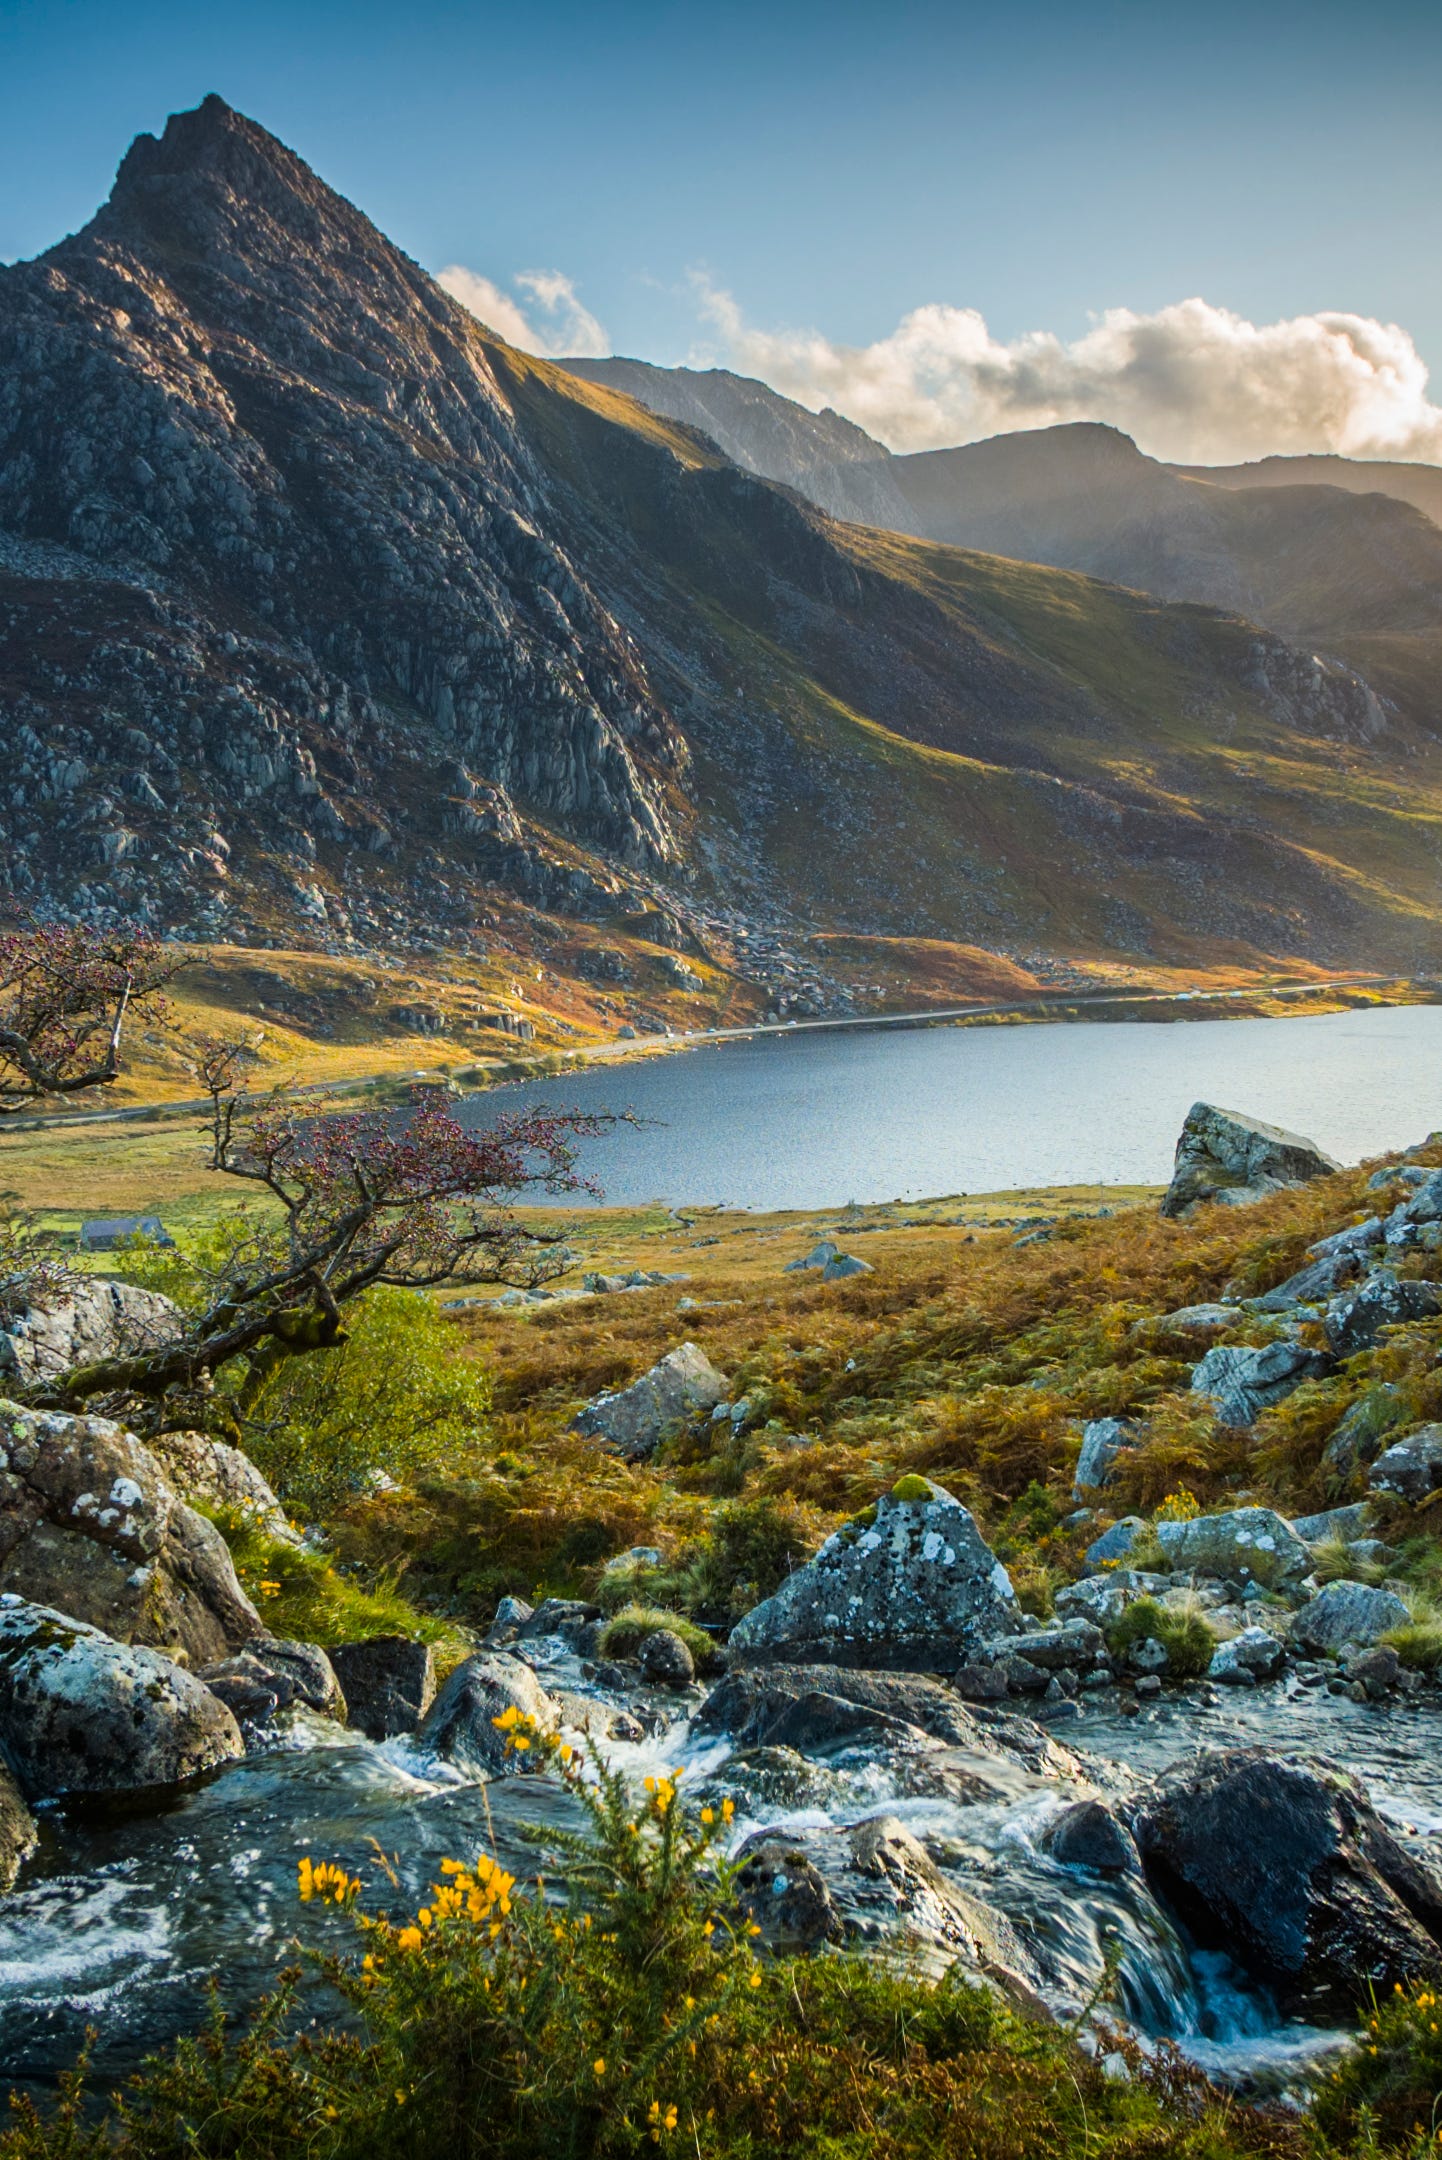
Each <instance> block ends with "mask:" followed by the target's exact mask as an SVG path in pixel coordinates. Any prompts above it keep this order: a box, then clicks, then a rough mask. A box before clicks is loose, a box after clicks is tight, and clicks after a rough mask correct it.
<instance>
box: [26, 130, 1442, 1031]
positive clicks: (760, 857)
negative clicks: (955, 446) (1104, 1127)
mask: <svg viewBox="0 0 1442 2160" xmlns="http://www.w3.org/2000/svg"><path fill="white" fill-rule="evenodd" d="M0 364H3V365H0V708H3V710H4V713H5V716H6V719H7V722H8V726H9V739H10V743H11V751H10V758H9V767H8V772H7V775H6V782H7V784H6V785H5V786H4V787H3V788H0V835H3V838H4V842H5V845H4V848H3V851H0V874H3V876H4V878H6V879H8V881H9V896H10V905H11V907H12V908H14V907H25V906H39V907H41V908H42V909H47V908H48V909H55V908H60V909H72V910H73V909H76V908H79V909H81V910H82V911H88V912H90V913H92V914H96V915H98V916H100V917H102V918H104V917H105V916H106V915H107V914H115V913H119V912H124V913H127V914H140V915H142V916H143V917H144V918H145V919H147V920H150V921H152V922H153V923H154V924H155V925H156V926H157V927H158V928H161V929H164V930H168V931H172V932H174V933H176V934H186V935H193V936H204V937H215V938H221V937H224V938H227V939H230V940H231V941H233V942H237V943H240V944H247V943H248V944H252V945H253V944H275V943H280V942H294V941H297V940H299V941H301V942H305V941H309V942H311V943H312V944H316V945H319V946H321V947H323V948H328V949H332V950H336V951H343V952H344V951H362V950H365V949H368V948H380V947H385V948H386V949H392V950H395V951H404V950H406V949H408V947H415V946H418V945H419V946H420V947H421V948H422V949H423V946H424V943H425V942H426V941H433V940H437V939H439V940H441V941H442V942H445V943H451V944H455V945H456V946H457V947H464V946H465V945H466V943H467V941H471V942H472V943H474V942H475V941H477V940H479V942H480V943H481V944H485V943H486V942H487V940H497V939H499V940H501V941H502V942H503V943H504V941H505V940H507V939H509V940H511V941H512V944H511V945H507V946H506V949H508V950H510V949H514V950H515V951H516V952H517V953H518V955H522V954H530V955H531V956H532V957H535V956H540V955H544V954H554V955H559V956H560V957H559V958H558V959H557V961H556V963H555V964H559V965H564V966H565V967H566V968H570V967H571V966H572V965H573V964H574V965H575V966H576V967H580V966H581V964H582V962H583V961H584V963H585V965H586V966H588V967H595V968H601V969H603V970H604V969H612V968H618V969H619V970H620V972H619V974H616V975H615V976H614V977H613V979H614V980H616V981H617V983H618V984H619V985H620V986H621V987H620V988H619V989H618V991H617V994H616V997H615V998H614V1000H613V1001H612V1010H613V1014H614V1016H615V1017H617V1018H619V1017H624V1016H627V1015H630V1016H632V1017H636V1016H638V1015H639V1014H640V1013H641V1012H643V1011H645V1010H646V1009H647V1000H648V997H649V993H648V992H646V991H645V989H644V984H643V983H642V982H641V980H640V977H639V976H638V973H637V971H638V970H642V971H643V972H644V969H648V968H649V969H653V970H654V969H657V968H662V961H661V960H660V959H658V958H657V956H656V955H655V953H654V950H653V948H654V947H655V945H656V944H657V943H658V942H659V944H660V945H661V947H662V948H663V951H664V950H665V949H669V952H670V953H671V955H672V956H673V958H672V959H669V960H665V962H664V968H663V969H662V972H663V973H664V969H670V970H671V976H672V978H674V979H676V980H680V979H682V977H681V976H680V975H678V974H677V973H676V971H677V970H678V969H679V970H682V971H683V973H684V969H685V967H686V966H687V965H688V964H689V963H685V962H683V961H682V960H681V959H680V958H679V957H674V956H678V955H681V954H684V953H688V952H689V953H693V954H701V955H706V956H708V958H707V959H705V960H703V961H701V962H699V963H698V964H700V965H701V966H702V968H703V972H704V970H705V969H706V968H707V967H709V968H710V969H711V970H712V973H711V974H710V975H708V976H707V980H708V982H710V983H712V985H713V987H714V989H715V994H716V995H717V996H718V997H724V996H725V995H729V994H730V993H729V992H728V991H727V989H726V985H727V984H728V983H729V984H732V985H740V986H746V985H750V986H752V988H753V989H754V990H755V991H756V993H757V994H758V995H760V996H761V997H762V998H763V999H765V998H767V997H770V998H772V999H773V1000H774V999H775V998H777V997H791V996H793V995H794V994H796V991H797V986H798V985H800V986H801V988H802V989H804V990H805V993H806V995H807V996H808V997H813V998H819V999H820V1000H821V1002H823V1003H825V1002H827V1000H828V999H829V998H831V997H832V995H833V994H834V993H835V990H836V986H835V985H834V984H832V985H828V982H827V980H826V979H825V973H824V970H823V969H821V968H820V966H819V963H818V962H816V961H815V959H814V958H812V959H809V960H807V961H806V962H805V964H804V966H803V964H802V962H801V960H800V959H799V958H798V957H797V955H798V952H799V950H800V948H801V947H802V946H803V945H806V944H807V943H808V941H810V950H811V951H812V953H813V955H814V953H815V952H816V951H818V950H820V949H822V948H821V947H818V946H817V945H816V943H815V940H816V939H817V938H818V937H819V938H821V939H822V940H823V943H824V939H825V937H826V936H829V935H832V934H834V933H845V934H846V935H848V936H860V937H862V938H865V939H871V940H874V941H875V942H876V946H877V950H878V953H879V954H883V958H880V959H879V960H878V966H879V967H882V968H883V970H884V950H885V949H887V948H889V947H891V948H897V949H899V946H900V944H902V943H904V942H905V941H907V940H910V941H913V942H914V941H916V940H918V939H923V940H926V939H930V940H938V939H939V940H942V941H948V940H949V941H953V942H955V943H957V944H967V945H976V946H982V947H985V948H986V949H987V950H990V951H995V952H1000V953H1004V954H1009V955H1011V956H1013V957H1015V958H1017V959H1018V960H1019V961H1021V962H1023V963H1024V964H1030V961H1031V960H1032V959H1037V960H1041V959H1045V958H1047V957H1048V956H1052V957H1056V956H1060V957H1063V958H1066V957H1069V956H1070V957H1075V956H1078V955H1088V954H1091V955H1096V954H1107V953H1114V954H1131V955H1137V954H1140V955H1154V956H1155V955H1158V954H1162V953H1169V954H1180V955H1188V954H1195V953H1197V952H1198V951H1200V950H1201V949H1202V948H1203V947H1206V948H1207V949H1209V950H1213V951H1216V950H1221V949H1222V948H1225V949H1227V950H1228V951H1233V950H1234V951H1236V952H1238V953H1243V952H1245V953H1250V954H1252V955H1285V956H1288V957H1308V958H1309V959H1310V960H1311V961H1312V962H1313V963H1315V964H1338V965H1349V964H1350V965H1357V964H1359V963H1360V962H1361V961H1363V960H1365V961H1366V962H1367V963H1369V964H1370V963H1371V962H1372V961H1373V960H1374V959H1377V958H1378V957H1379V956H1380V957H1381V958H1382V959H1384V960H1385V961H1386V963H1387V964H1399V963H1400V962H1401V961H1402V960H1404V959H1405V962H1406V964H1407V965H1409V966H1410V965H1412V964H1413V963H1415V962H1420V961H1421V960H1423V959H1426V958H1427V957H1428V956H1429V955H1430V954H1431V953H1432V952H1434V951H1438V952H1439V954H1442V943H1439V940H1438V932H1437V921H1436V908H1435V853H1434V846H1435V842H1434V832H1435V830H1436V819H1437V815H1438V813H1437V804H1436V800H1435V799H1434V796H1433V794H1432V792H1430V791H1431V790H1432V789H1433V787H1434V784H1435V779H1436V775H1435V774H1434V772H1433V768H1432V765H1431V764H1430V763H1429V762H1428V760H1429V759H1430V756H1431V752H1430V750H1429V749H1428V747H1427V745H1426V744H1423V743H1419V742H1417V741H1414V740H1413V738H1412V737H1411V736H1410V735H1409V733H1408V731H1407V730H1406V728H1405V727H1403V728H1401V729H1400V730H1399V728H1398V726H1397V724H1396V723H1395V721H1394V720H1393V719H1392V718H1390V717H1389V716H1388V715H1387V714H1386V713H1385V712H1383V711H1382V710H1381V708H1379V706H1378V703H1377V700H1376V699H1375V697H1374V696H1373V695H1372V693H1371V691H1370V689H1369V688H1368V685H1367V682H1366V681H1365V680H1364V679H1363V678H1362V677H1360V676H1359V675H1358V674H1357V673H1356V671H1355V670H1353V669H1352V668H1350V667H1348V666H1345V665H1340V664H1336V663H1334V662H1332V661H1329V660H1327V659H1325V658H1322V659H1318V658H1317V657H1316V656H1315V655H1314V654H1312V653H1311V652H1308V651H1304V650H1298V649H1296V648H1294V647H1291V646H1289V645H1288V644H1287V643H1286V642H1285V641H1284V640H1282V639H1279V638H1277V637H1276V636H1274V635H1271V634H1269V633H1267V632H1266V631H1265V630H1261V629H1258V628H1257V627H1256V626H1255V625H1253V624H1250V623H1248V622H1246V621H1243V620H1240V619H1236V618H1232V617H1227V616H1224V615H1219V614H1217V613H1216V612H1215V611H1211V610H1208V609H1205V608H1195V607H1187V606H1174V605H1168V604H1166V603H1162V602H1156V601H1150V600H1147V599H1146V598H1145V597H1144V596H1141V595H1138V594H1137V593H1135V592H1131V593H1128V592H1125V591H1120V590H1117V589H1116V588H1114V587H1110V586H1106V585H1100V584H1096V583H1094V582H1091V581H1088V580H1087V579H1086V578H1084V577H1078V576H1076V575H1074V574H1073V573H1070V572H1065V571H1053V570H1046V569H1042V568H1037V567H1035V566H1029V565H1017V564H1015V563H1008V562H1005V561H1003V560H1001V559H1000V558H998V557H997V556H996V555H994V554H977V553H974V552H968V551H964V550H958V549H955V548H949V547H946V546H940V545H937V544H935V543H932V542H924V541H919V540H915V539H907V538H905V537H901V536H898V535H895V534H893V533H889V532H884V531H877V530H874V529H871V528H866V527H862V526H857V525H849V524H839V523H836V522H835V521H833V520H832V519H831V518H829V517H828V516H827V515H825V514H824V513H823V512H822V511H820V510H818V509H817V508H815V507H813V506H811V505H810V504H808V503H807V502H806V501H805V500H803V498H802V496H801V494H800V493H799V492H792V491H788V490H787V489H786V488H784V487H778V486H776V485H773V484H772V483H770V482H768V481H766V480H763V479H760V478H758V477H756V476H755V475H753V474H751V473H748V472H746V471H743V470H742V469H740V468H739V467H738V466H737V465H736V464H735V463H733V462H731V461H729V460H728V459H727V458H726V456H725V455H724V453H723V452H722V450H721V449H719V448H718V447H716V445H715V444H714V442H713V441H712V440H711V439H709V438H708V437H707V436H706V435H705V434H703V433H701V432H699V431H698V430H697V429H696V428H695V427H693V426H691V425H689V424H683V423H682V422H680V421H677V420H674V419H670V418H667V417H665V416H664V415H658V414H656V413H654V412H652V411H650V410H648V409H647V408H646V407H644V406H642V405H641V404H638V403H637V402H636V401H635V400H634V399H633V398H631V397H629V396H627V395H625V394H623V393H622V392H620V391H618V390H616V389H614V388H609V387H607V386H606V385H605V383H604V382H600V381H595V380H582V379H581V378H579V377H578V376H576V375H574V374H571V373H568V372H567V371H566V370H565V369H564V368H562V367H560V366H557V365H555V364H553V363H550V362H547V361H543V360H539V359H535V358H533V357H532V356H529V355H526V354H522V353H519V352H517V351H516V350H515V349H514V348H512V347H509V346H507V345H505V344H504V342H503V341H501V340H500V339H498V338H497V337H495V335H494V334H493V333H491V332H489V331H488V330H487V329H486V328H485V327H484V326H483V325H481V324H479V323H477V322H475V321H474V319H473V318H472V317H471V316H470V315H468V314H467V312H466V311H465V310H464V309H463V308H462V307H461V306H460V305H459V303H457V302H455V301H454V300H452V299H451V298H450V297H449V296H448V295H446V294H444V293H443V292H441V290H440V289H439V288H438V287H437V286H436V285H435V284H434V283H433V281H432V280H430V279H429V278H428V277H427V276H426V273H425V272H424V271H422V270H421V269H420V268H419V267H418V266H417V265H415V264H414V263H412V262H410V261H409V259H408V258H406V257H405V256H403V255H402V254H401V253H400V251H399V250H397V249H395V248H393V247H392V246H391V244H390V243H389V242H388V241H386V240H385V238H384V236H383V235H381V234H380V233H379V232H378V231H377V230H376V228H375V227H374V226H373V225H371V224H370V222H369V221H368V220H366V219H365V218H364V217H363V215H362V213H360V212H359V211H357V210H355V209H354V207H353V206H351V205H349V204H346V203H344V202H343V200H342V199H341V198H340V197H338V196H336V195H335V194H334V193H333V192H332V191H331V190H330V189H328V188H327V187H326V186H325V184H324V182H322V181H321V180H319V179H318V178H317V177H316V176H315V175H314V174H312V173H311V172H310V171H309V168H308V167H306V166H304V165H303V164H302V162H301V161H300V160H299V159H298V158H296V157H295V156H294V154H293V153H291V152H289V151H287V150H285V148H284V146H283V145H280V144H277V143H276V142H275V141H274V139H273V138H271V137H270V136H268V135H267V134H266V133H265V131H264V130H263V129H260V128H258V127H257V126H256V125H255V123H253V122H250V121H247V120H245V119H244V118H243V116H240V115H237V114H235V113H233V112H232V111H231V110H230V108H229V107H227V106H225V105H224V104H223V102H222V101H220V100H218V99H216V100H208V101H207V102H206V104H205V105H204V106H202V107H201V108H199V109H198V110H197V111H196V112H193V113H191V114H188V115H180V116H177V117H176V118H174V119H172V121H171V122H170V124H169V125H168V126H167V128H166V130H165V131H164V133H163V134H162V135H161V136H160V137H158V138H156V137H142V138H140V140H139V142H138V143H137V145H136V146H135V147H134V148H132V150H131V151H130V152H129V153H128V154H127V157H126V159H125V160H124V162H123V164H122V168H121V178H120V180H119V182H118V183H117V188H116V191H115V193H114V194H113V195H112V197H111V199H110V202H109V203H108V204H107V206H105V207H104V208H103V209H102V210H101V211H100V212H99V213H98V214H97V217H96V218H95V219H94V220H92V221H91V223H90V225H88V226H87V227H85V228H84V229H83V230H82V231H81V232H80V233H77V234H75V235H72V236H71V237H70V238H69V239H67V240H64V241H62V242H60V243H59V244H58V245H57V246H56V247H55V248H53V249H51V250H49V251H48V252H47V253H46V254H45V255H44V256H42V257H40V258H38V259H37V260H36V261H35V262H33V263H29V264H17V265H14V266H11V267H10V268H8V269H4V270H0ZM848 439H849V438H848ZM1175 484H1176V485H1179V486H1180V485H1182V484H1183V483H1181V482H1177V483H1175ZM3 890H4V888H3V886H0V892H3ZM640 921H644V922H645V923H647V924H648V925H649V929H648V932H647V935H646V937H645V938H644V939H643V941H642V942H643V947H644V950H643V951H641V952H639V953H638V952H637V951H635V950H633V948H632V946H631V945H630V944H628V942H627V940H628V939H629V938H630V937H631V935H632V933H631V931H630V930H628V928H627V925H628V924H634V923H636V922H640ZM648 953H649V954H650V957H647V954H648ZM608 955H609V957H607V956H608ZM808 985H809V987H808ZM788 986H789V987H788ZM708 994H710V993H708ZM747 994H750V993H749V991H748V993H747ZM650 1009H651V1010H652V1011H653V1012H654V1009H655V1006H654V1000H653V1001H652V1002H651V1006H650Z"/></svg>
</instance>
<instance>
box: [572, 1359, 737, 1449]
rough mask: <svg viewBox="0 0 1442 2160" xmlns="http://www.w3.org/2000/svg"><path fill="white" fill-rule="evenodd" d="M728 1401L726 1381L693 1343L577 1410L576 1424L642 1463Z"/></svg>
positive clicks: (576, 1427)
mask: <svg viewBox="0 0 1442 2160" xmlns="http://www.w3.org/2000/svg"><path fill="white" fill-rule="evenodd" d="M725 1399H726V1382H725V1380H723V1378H722V1377H721V1375H720V1373H719V1372H717V1370H716V1368H715V1366H714V1365H713V1364H712V1363H711V1360H710V1358H708V1357H707V1355H706V1353H705V1351H704V1350H701V1349H699V1348H698V1347H697V1345H696V1344H695V1343H691V1342H687V1343H681V1344H680V1345H679V1347H678V1348H676V1349H675V1350H668V1351H667V1353H666V1355H665V1357H663V1358H662V1359H661V1360H660V1362H659V1363H658V1364H656V1365H653V1366H652V1367H651V1370H650V1371H649V1372H648V1373H643V1374H642V1375H641V1378H640V1379H639V1380H633V1381H632V1383H631V1385H630V1387H627V1388H620V1389H618V1390H617V1391H616V1392H615V1393H614V1394H610V1395H598V1396H597V1397H596V1398H595V1400H594V1401H593V1402H589V1403H587V1404H586V1406H585V1408H584V1409H583V1410H578V1411H577V1413H576V1416H575V1418H574V1420H573V1423H574V1425H575V1429H576V1431H577V1432H579V1433H584V1434H586V1435H587V1437H588V1438H590V1439H595V1440H602V1441H604V1442H605V1444H606V1446H607V1447H611V1448H614V1449H615V1450H616V1452H617V1454H618V1455H620V1456H622V1457H623V1458H624V1459H625V1460H626V1461H627V1462H640V1461H642V1460H643V1459H644V1458H645V1457H646V1456H648V1455H653V1454H654V1453H655V1451H656V1449H657V1448H658V1447H659V1446H660V1444H661V1442H662V1441H663V1440H664V1439H666V1438H668V1437H669V1436H670V1435H671V1434H672V1433H675V1432H678V1431H679V1430H680V1429H681V1427H682V1426H683V1425H686V1424H688V1423H689V1422H690V1420H691V1419H692V1418H693V1417H695V1416H696V1415H697V1414H698V1412H700V1411H703V1410H712V1409H714V1408H715V1406H716V1404H717V1403H719V1402H724V1401H725Z"/></svg>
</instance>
